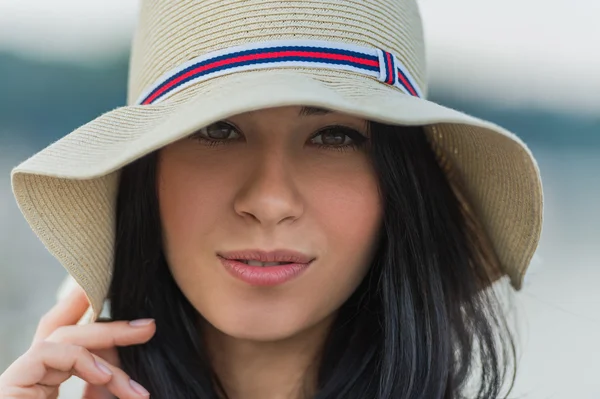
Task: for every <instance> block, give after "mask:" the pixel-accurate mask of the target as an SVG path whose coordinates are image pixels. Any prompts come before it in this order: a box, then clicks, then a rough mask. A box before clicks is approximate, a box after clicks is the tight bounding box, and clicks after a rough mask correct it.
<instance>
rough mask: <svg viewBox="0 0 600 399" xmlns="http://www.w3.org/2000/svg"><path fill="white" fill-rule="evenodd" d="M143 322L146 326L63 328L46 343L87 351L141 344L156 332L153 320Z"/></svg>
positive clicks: (121, 323) (116, 324)
mask: <svg viewBox="0 0 600 399" xmlns="http://www.w3.org/2000/svg"><path fill="white" fill-rule="evenodd" d="M145 320H146V321H147V322H148V324H144V325H131V324H130V323H128V322H127V321H113V322H110V323H92V324H86V325H75V326H64V327H60V328H59V329H57V330H55V331H54V332H53V333H52V334H50V335H49V336H48V337H47V338H46V341H50V342H65V343H69V344H73V345H79V346H83V347H85V348H87V349H89V350H96V349H109V348H112V347H115V346H127V345H136V344H141V343H145V342H147V341H148V340H150V338H152V336H153V335H154V333H155V332H156V324H155V323H154V320H152V319H145Z"/></svg>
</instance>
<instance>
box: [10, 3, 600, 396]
mask: <svg viewBox="0 0 600 399" xmlns="http://www.w3.org/2000/svg"><path fill="white" fill-rule="evenodd" d="M420 4H421V11H422V15H423V19H424V25H425V34H426V40H427V51H428V53H427V56H428V61H429V79H430V84H431V86H430V87H431V90H430V98H431V99H432V100H434V101H437V102H440V103H442V104H444V105H446V106H450V107H453V108H456V109H460V110H462V111H465V112H467V113H469V114H472V115H475V116H478V117H482V118H485V119H488V120H491V121H493V122H495V123H498V124H500V125H502V126H504V127H506V128H508V129H509V130H511V131H513V132H515V133H516V134H518V135H519V136H520V137H521V138H522V139H523V140H524V141H525V142H526V143H527V144H528V145H529V147H530V148H531V150H532V151H533V153H534V155H535V156H536V157H537V159H538V162H539V166H540V169H541V173H542V178H543V183H544V190H545V225H544V231H543V235H542V242H541V245H540V247H539V250H538V252H537V254H536V256H535V258H534V261H533V263H532V266H531V268H530V272H529V273H528V276H527V281H526V284H525V286H524V288H523V290H522V291H521V292H519V293H517V294H516V295H515V298H514V301H515V302H514V310H513V312H514V315H515V316H517V317H518V320H519V323H520V336H519V342H520V348H521V359H520V364H519V366H520V370H519V374H518V376H517V383H516V387H515V390H514V391H513V394H512V395H511V396H510V397H511V398H513V397H514V398H517V397H518V398H536V399H537V398H580V399H587V398H589V399H592V398H596V399H597V398H600V289H599V288H600V287H599V285H600V227H599V226H600V210H599V206H600V73H599V72H598V71H600V24H598V22H597V16H598V15H600V1H598V0H486V1H482V0H452V1H448V0H420ZM137 7H138V4H137V1H134V0H102V1H76V0H53V1H44V0H0V372H1V371H3V370H4V369H5V368H6V367H8V365H9V364H10V363H12V362H13V361H14V360H15V359H16V358H17V357H18V356H19V355H21V354H22V353H23V352H24V351H26V350H27V348H28V347H29V344H30V340H31V338H32V336H33V332H34V330H35V327H36V324H37V322H38V319H39V317H40V316H41V315H42V314H43V313H44V312H45V311H46V310H47V309H48V308H49V307H51V306H52V305H53V303H54V300H55V293H56V290H57V288H58V285H59V284H60V282H61V281H62V279H63V278H64V277H65V275H66V274H65V272H64V270H63V269H62V267H61V266H60V265H59V264H58V262H57V261H56V260H55V259H54V258H53V257H51V256H50V255H49V254H48V253H47V252H46V250H45V249H44V247H43V245H42V244H41V243H40V242H39V241H38V240H37V238H36V237H35V236H34V235H33V233H32V232H31V231H30V230H29V227H28V226H27V224H26V222H25V220H24V219H23V218H22V216H21V214H20V212H19V210H18V208H17V207H16V205H15V202H14V199H13V197H12V193H11V188H10V180H9V173H10V169H11V168H12V167H13V166H15V165H16V164H17V163H19V162H20V161H22V160H24V159H25V158H26V157H27V156H29V155H31V154H33V153H34V152H35V151H37V150H40V149H42V148H43V147H45V146H46V145H48V144H49V143H51V142H52V141H54V140H56V139H58V138H60V137H61V136H63V135H65V134H67V133H69V132H70V131H71V130H73V129H74V128H76V127H78V126H80V125H82V124H84V123H85V122H87V121H89V120H91V119H93V118H95V117H97V116H98V115H100V114H101V113H103V112H105V111H108V110H111V109H113V108H115V107H117V106H121V105H124V103H125V89H126V81H127V64H128V50H129V44H130V40H131V35H132V32H133V28H134V25H135V18H136V12H137ZM501 284H502V283H501ZM77 389H78V385H77V382H76V381H75V382H73V383H72V384H70V385H69V386H68V387H66V388H65V390H64V391H63V392H62V394H61V398H80V397H81V395H80V394H79V396H77V395H78V394H77Z"/></svg>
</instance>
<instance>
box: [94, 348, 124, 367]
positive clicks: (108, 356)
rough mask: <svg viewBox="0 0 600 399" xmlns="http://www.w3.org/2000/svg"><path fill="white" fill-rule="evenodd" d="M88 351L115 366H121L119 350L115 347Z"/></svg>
mask: <svg viewBox="0 0 600 399" xmlns="http://www.w3.org/2000/svg"><path fill="white" fill-rule="evenodd" d="M90 352H92V353H93V354H94V355H96V356H98V357H100V358H102V359H104V360H106V361H107V362H108V363H110V364H112V365H113V366H115V367H121V359H119V352H118V351H117V348H108V349H92V350H90Z"/></svg>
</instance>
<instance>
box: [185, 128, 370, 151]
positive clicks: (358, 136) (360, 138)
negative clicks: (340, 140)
mask: <svg viewBox="0 0 600 399" xmlns="http://www.w3.org/2000/svg"><path fill="white" fill-rule="evenodd" d="M216 124H222V125H224V126H227V127H228V128H230V129H231V130H233V131H235V132H236V133H237V134H239V135H241V133H240V130H239V129H238V128H236V127H235V126H234V125H232V124H230V123H227V122H217V123H214V124H213V125H216ZM211 126H212V125H209V126H207V127H211ZM203 129H206V128H203ZM331 130H333V131H336V130H341V131H342V132H343V133H344V134H345V136H347V137H349V138H350V139H352V142H351V143H350V144H344V145H339V146H335V145H328V144H319V143H312V145H313V146H315V147H317V148H319V149H325V150H333V151H339V152H345V151H348V150H356V149H359V148H361V147H362V146H364V144H365V143H366V142H367V141H368V140H369V139H368V138H367V137H366V136H365V135H363V134H362V133H359V132H358V131H356V130H354V129H352V128H350V127H347V126H343V125H332V126H327V127H324V128H322V129H320V130H319V131H317V132H316V133H315V134H314V135H312V136H311V137H310V140H313V139H314V138H315V137H318V136H320V135H322V134H325V133H327V132H328V131H331ZM189 138H191V139H193V140H197V141H199V142H200V143H202V144H204V145H207V146H209V147H216V146H219V145H224V144H229V142H235V141H237V140H229V139H207V138H206V137H202V136H200V134H199V132H196V133H193V134H192V135H190V136H189Z"/></svg>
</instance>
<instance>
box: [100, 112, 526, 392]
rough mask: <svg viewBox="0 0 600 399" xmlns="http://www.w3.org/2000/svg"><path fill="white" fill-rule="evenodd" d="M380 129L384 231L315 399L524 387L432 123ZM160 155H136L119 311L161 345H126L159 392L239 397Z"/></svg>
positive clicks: (375, 152)
mask: <svg viewBox="0 0 600 399" xmlns="http://www.w3.org/2000/svg"><path fill="white" fill-rule="evenodd" d="M371 132H372V140H371V146H370V151H371V152H372V160H373V163H374V167H375V170H376V172H377V174H378V177H379V186H380V195H381V196H382V198H383V200H384V221H383V227H382V229H383V230H382V232H381V233H382V234H381V238H380V242H379V246H378V249H377V251H376V254H375V257H374V260H373V263H372V265H371V267H370V270H369V272H368V273H367V276H366V277H365V279H364V280H363V281H362V283H361V285H360V286H359V287H358V288H357V290H356V291H355V292H354V293H353V294H352V295H351V297H350V298H349V299H348V300H347V301H346V302H345V303H344V304H343V305H342V307H341V308H340V310H339V314H338V316H337V319H336V321H335V323H334V324H333V327H332V329H331V331H330V333H329V337H328V339H327V342H326V345H325V349H324V352H323V354H322V359H321V362H320V364H319V374H318V391H317V393H316V395H315V396H314V398H315V399H340V398H344V399H392V398H393V399H399V398H402V399H408V398H411V399H413V398H423V399H438V398H444V399H455V398H462V397H465V396H464V393H463V392H464V388H465V386H466V383H467V380H468V377H469V375H470V374H471V373H473V372H475V375H476V376H477V377H478V378H477V379H476V380H474V381H475V382H476V384H475V389H474V393H473V395H474V397H476V398H486V399H489V398H496V397H498V396H499V395H500V394H501V392H502V389H503V387H504V383H505V382H506V380H507V379H508V380H509V382H510V386H509V388H510V389H512V385H513V383H514V376H515V374H514V373H515V370H516V362H515V361H514V360H515V357H516V356H515V343H514V340H513V337H512V335H511V333H510V330H509V329H508V326H507V322H506V319H505V318H504V315H503V314H502V312H501V311H500V310H499V309H500V308H499V304H500V302H499V301H498V300H497V298H496V297H495V296H494V294H493V290H486V289H484V288H485V287H489V286H490V285H491V283H492V282H493V281H494V279H495V277H494V276H496V277H497V276H498V271H499V268H498V262H497V260H496V259H495V257H494V255H493V251H492V250H490V248H491V247H490V245H489V241H487V238H486V235H485V233H484V231H483V229H482V228H481V227H480V225H479V224H478V222H477V218H476V217H475V215H474V214H473V212H472V211H471V209H470V208H469V206H468V202H467V201H466V199H465V198H464V196H463V195H462V191H461V190H460V182H459V181H458V180H457V181H455V182H451V181H450V180H449V178H448V176H449V175H450V176H451V175H452V174H450V173H449V172H450V171H449V170H448V171H446V173H444V172H445V168H449V167H450V166H449V165H448V164H447V163H446V162H444V160H443V159H441V158H440V156H439V154H438V156H436V153H435V151H434V149H433V148H432V146H431V144H430V143H429V142H428V140H427V137H426V134H425V133H424V130H423V128H421V127H398V126H388V125H383V124H378V123H371ZM156 161H157V154H156V153H152V154H149V155H147V156H145V157H144V158H142V159H140V160H138V161H136V162H134V163H132V164H130V165H128V166H126V167H125V168H124V169H123V171H122V175H121V180H120V186H119V193H118V204H117V226H116V231H117V236H116V248H115V259H114V260H115V264H114V274H113V279H112V283H111V286H110V292H109V296H108V299H109V300H110V303H111V316H112V318H113V319H114V320H131V319H136V318H141V317H153V318H155V319H156V324H157V331H156V334H155V336H154V337H153V338H152V339H151V340H150V341H149V342H148V343H146V344H143V345H135V346H131V347H120V348H119V356H120V359H121V362H122V367H123V370H124V371H125V372H127V373H128V374H129V375H130V376H131V377H132V378H133V379H135V380H137V381H139V382H140V383H141V384H142V385H143V386H145V387H146V388H147V389H148V390H149V391H150V393H151V397H153V398H161V399H162V398H164V399H167V398H169V399H170V398H177V399H183V398H190V399H191V398H194V399H197V398H201V399H209V398H210V399H217V398H221V397H225V394H224V392H223V388H222V387H221V385H220V384H219V381H218V378H217V376H216V375H215V373H214V372H213V371H212V368H211V365H210V363H209V361H208V355H207V352H206V349H205V347H204V345H203V342H202V340H201V331H199V328H200V327H199V325H200V323H198V320H199V318H200V317H201V315H200V314H199V313H198V312H197V311H196V309H195V308H194V307H193V306H192V305H191V304H190V303H189V302H188V300H187V299H186V298H185V297H184V295H183V294H182V293H181V291H180V290H179V287H178V286H177V284H176V282H175V281H174V279H173V277H172V275H171V273H170V271H169V268H168V266H167V263H166V261H165V258H164V256H163V252H162V237H161V222H160V215H159V207H158V199H157V193H156ZM511 364H512V365H513V367H512V368H511V367H510V366H509V365H511ZM508 371H511V372H512V377H511V378H507V372H508ZM510 389H509V391H510Z"/></svg>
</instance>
